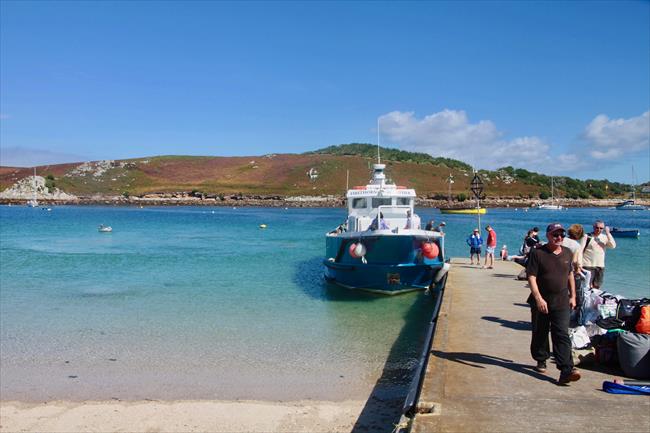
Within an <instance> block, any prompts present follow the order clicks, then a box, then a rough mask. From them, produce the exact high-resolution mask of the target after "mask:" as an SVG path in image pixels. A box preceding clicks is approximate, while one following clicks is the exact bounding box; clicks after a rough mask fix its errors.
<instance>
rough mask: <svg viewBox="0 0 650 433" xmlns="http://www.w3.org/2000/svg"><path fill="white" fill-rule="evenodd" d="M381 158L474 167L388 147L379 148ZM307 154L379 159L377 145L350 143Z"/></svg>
mask: <svg viewBox="0 0 650 433" xmlns="http://www.w3.org/2000/svg"><path fill="white" fill-rule="evenodd" d="M379 150H380V153H381V158H382V159H385V160H386V161H399V162H414V163H417V164H433V165H445V166H446V167H448V168H454V169H457V170H465V171H471V170H472V167H471V166H470V165H469V164H466V163H464V162H462V161H458V160H455V159H450V158H442V157H438V158H434V157H433V156H431V155H429V154H428V153H422V152H407V151H406V150H399V149H391V148H388V147H379ZM306 153H307V154H314V153H316V154H322V155H358V156H365V157H368V158H376V157H377V145H375V144H369V143H350V144H339V145H338V146H329V147H325V148H323V149H318V150H315V151H313V152H306Z"/></svg>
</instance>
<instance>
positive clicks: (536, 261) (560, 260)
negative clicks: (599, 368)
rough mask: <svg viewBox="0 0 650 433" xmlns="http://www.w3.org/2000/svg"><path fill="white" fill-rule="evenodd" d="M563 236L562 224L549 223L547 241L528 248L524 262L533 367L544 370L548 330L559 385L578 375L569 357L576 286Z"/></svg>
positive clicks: (541, 371) (547, 349)
mask: <svg viewBox="0 0 650 433" xmlns="http://www.w3.org/2000/svg"><path fill="white" fill-rule="evenodd" d="M565 236H566V231H565V230H564V227H562V225H561V224H559V223H553V224H549V226H548V227H547V228H546V238H547V239H548V243H547V244H546V245H544V246H543V247H541V248H536V249H533V250H532V251H531V253H530V258H529V260H528V264H527V266H526V273H527V275H528V283H529V285H530V292H531V294H530V296H529V297H528V304H529V305H530V313H531V325H532V328H533V332H532V339H531V342H530V354H531V355H532V357H533V359H534V360H535V361H537V366H536V367H535V370H536V371H538V372H540V373H544V372H546V361H547V360H548V359H549V358H550V356H551V353H550V347H549V341H548V334H549V331H550V333H551V340H552V341H553V355H554V357H555V364H556V366H557V368H558V370H560V378H559V379H558V384H560V385H566V384H568V383H569V382H575V381H576V380H579V379H580V372H579V371H578V370H577V369H576V368H574V367H573V359H572V358H571V339H570V338H569V315H570V313H571V310H572V309H574V308H575V306H576V290H575V283H574V280H573V272H572V271H573V266H572V265H573V264H572V259H573V254H572V253H571V250H570V249H569V248H567V247H563V246H562V241H563V240H564V237H565Z"/></svg>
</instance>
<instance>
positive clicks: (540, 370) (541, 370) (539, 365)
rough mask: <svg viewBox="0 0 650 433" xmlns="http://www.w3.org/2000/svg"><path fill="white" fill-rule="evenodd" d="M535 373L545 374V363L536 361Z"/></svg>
mask: <svg viewBox="0 0 650 433" xmlns="http://www.w3.org/2000/svg"><path fill="white" fill-rule="evenodd" d="M535 371H536V372H538V373H546V361H537V365H536V366H535Z"/></svg>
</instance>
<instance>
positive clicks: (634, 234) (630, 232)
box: [610, 229, 640, 238]
mask: <svg viewBox="0 0 650 433" xmlns="http://www.w3.org/2000/svg"><path fill="white" fill-rule="evenodd" d="M610 233H611V234H612V236H614V237H615V238H638V237H639V235H640V233H639V230H637V229H620V230H616V229H614V230H612V231H611V232H610Z"/></svg>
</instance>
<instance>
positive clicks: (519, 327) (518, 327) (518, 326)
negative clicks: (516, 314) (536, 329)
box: [481, 316, 532, 331]
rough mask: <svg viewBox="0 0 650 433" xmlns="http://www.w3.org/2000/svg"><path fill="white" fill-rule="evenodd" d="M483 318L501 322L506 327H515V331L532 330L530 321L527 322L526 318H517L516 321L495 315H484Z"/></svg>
mask: <svg viewBox="0 0 650 433" xmlns="http://www.w3.org/2000/svg"><path fill="white" fill-rule="evenodd" d="M481 319H483V320H487V321H489V322H495V323H500V324H501V326H504V327H506V328H510V329H514V330H515V331H530V330H532V327H531V325H530V322H527V321H525V320H517V321H516V322H515V321H513V320H506V319H502V318H500V317H494V316H483V317H481Z"/></svg>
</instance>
